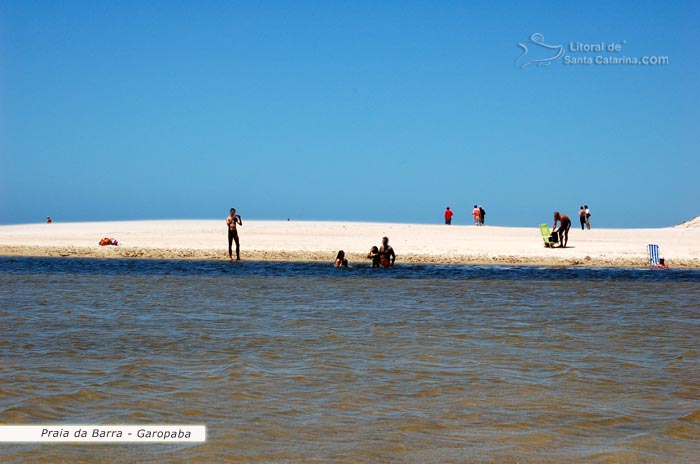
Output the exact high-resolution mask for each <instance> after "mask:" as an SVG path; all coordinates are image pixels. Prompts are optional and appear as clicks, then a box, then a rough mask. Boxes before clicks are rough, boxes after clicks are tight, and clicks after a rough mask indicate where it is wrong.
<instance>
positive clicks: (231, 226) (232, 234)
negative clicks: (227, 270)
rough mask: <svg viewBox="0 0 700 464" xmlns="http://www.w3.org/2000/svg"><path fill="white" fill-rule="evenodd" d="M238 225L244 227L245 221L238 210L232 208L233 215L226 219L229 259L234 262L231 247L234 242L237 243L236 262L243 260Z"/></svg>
mask: <svg viewBox="0 0 700 464" xmlns="http://www.w3.org/2000/svg"><path fill="white" fill-rule="evenodd" d="M236 224H238V225H239V226H242V225H243V220H242V219H241V215H240V214H236V208H231V214H230V215H229V217H227V218H226V226H227V227H228V257H229V259H230V260H231V261H233V253H232V250H231V246H232V245H233V241H234V240H235V241H236V261H240V260H241V244H240V242H239V240H238V230H237V229H236Z"/></svg>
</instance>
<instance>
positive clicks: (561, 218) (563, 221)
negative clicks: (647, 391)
mask: <svg viewBox="0 0 700 464" xmlns="http://www.w3.org/2000/svg"><path fill="white" fill-rule="evenodd" d="M557 222H558V223H559V228H557ZM569 229H571V219H570V218H569V216H567V215H566V214H559V211H555V212H554V225H553V226H552V233H555V232H556V233H557V234H559V243H560V245H559V246H560V247H561V248H566V244H567V242H568V241H569Z"/></svg>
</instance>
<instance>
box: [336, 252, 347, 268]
mask: <svg viewBox="0 0 700 464" xmlns="http://www.w3.org/2000/svg"><path fill="white" fill-rule="evenodd" d="M335 267H350V263H349V262H348V260H347V259H345V252H344V251H343V250H340V251H339V252H338V254H337V255H336V256H335Z"/></svg>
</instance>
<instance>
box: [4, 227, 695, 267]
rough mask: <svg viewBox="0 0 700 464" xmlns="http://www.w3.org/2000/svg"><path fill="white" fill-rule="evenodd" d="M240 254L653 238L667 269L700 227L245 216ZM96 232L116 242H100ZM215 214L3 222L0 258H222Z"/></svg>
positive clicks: (419, 250) (456, 253) (357, 254)
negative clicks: (555, 229)
mask: <svg viewBox="0 0 700 464" xmlns="http://www.w3.org/2000/svg"><path fill="white" fill-rule="evenodd" d="M239 234H240V238H241V250H242V257H243V259H248V260H253V259H263V260H291V261H329V262H330V261H332V260H333V258H334V257H335V253H336V252H337V250H339V249H343V250H345V251H346V253H347V255H348V258H349V259H350V261H351V262H355V263H357V262H360V261H364V256H365V255H366V254H367V252H368V251H369V249H370V247H371V246H372V245H377V246H379V245H380V244H381V243H380V242H381V238H382V236H384V235H386V236H388V237H389V238H390V239H391V240H390V242H391V244H392V245H393V247H394V249H395V250H396V253H397V255H398V260H397V262H398V263H401V262H414V263H415V262H424V263H480V264H487V263H495V264H548V265H587V266H643V265H645V263H646V259H647V252H646V246H647V244H648V243H657V244H659V245H660V248H661V256H662V257H665V258H666V260H667V262H668V264H670V265H671V266H672V267H700V228H698V227H681V228H663V229H625V230H623V229H593V230H590V231H581V230H580V229H577V228H572V229H571V232H570V234H569V248H567V249H548V248H544V247H543V241H542V239H541V237H540V233H539V229H538V228H537V227H531V228H518V227H493V226H485V227H474V226H458V225H452V226H446V225H418V224H379V223H356V222H350V223H341V222H303V221H301V222H300V221H291V222H286V221H244V224H243V227H240V232H239ZM102 237H113V238H116V239H117V240H119V242H120V246H118V247H112V246H107V247H100V246H98V242H99V240H100V239H101V238H102ZM226 247H227V243H226V224H225V223H224V219H223V218H222V219H219V220H173V221H123V222H87V223H53V224H28V225H9V226H0V255H5V256H8V255H14V256H18V255H22V256H85V257H124V258H126V257H143V258H175V259H182V258H192V259H227V251H226Z"/></svg>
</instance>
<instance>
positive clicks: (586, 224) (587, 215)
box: [578, 205, 591, 230]
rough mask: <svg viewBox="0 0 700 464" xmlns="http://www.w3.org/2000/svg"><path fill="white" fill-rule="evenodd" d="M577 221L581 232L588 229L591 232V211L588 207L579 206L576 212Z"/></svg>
mask: <svg viewBox="0 0 700 464" xmlns="http://www.w3.org/2000/svg"><path fill="white" fill-rule="evenodd" d="M578 219H579V221H580V222H581V230H584V228H585V229H588V230H591V210H590V209H589V208H588V205H583V206H581V209H580V210H579V211H578Z"/></svg>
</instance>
